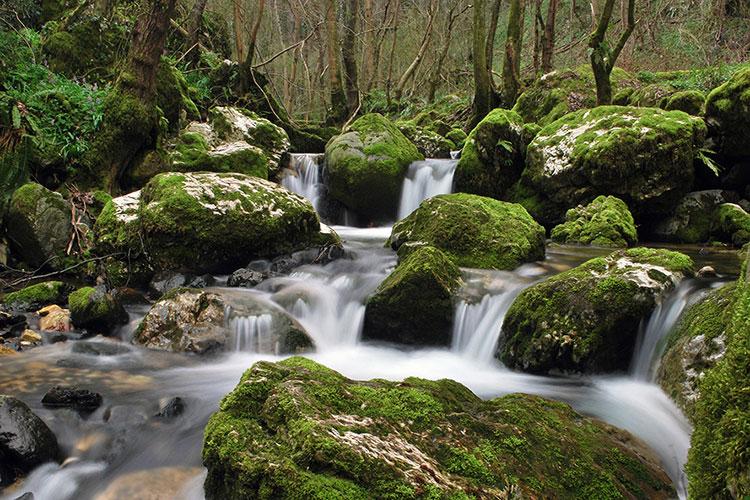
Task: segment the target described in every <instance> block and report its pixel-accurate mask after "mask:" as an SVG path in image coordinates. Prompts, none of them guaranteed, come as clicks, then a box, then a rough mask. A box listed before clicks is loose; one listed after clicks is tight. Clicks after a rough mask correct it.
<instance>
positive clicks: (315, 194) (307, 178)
mask: <svg viewBox="0 0 750 500" xmlns="http://www.w3.org/2000/svg"><path fill="white" fill-rule="evenodd" d="M290 157H291V158H290V160H289V167H290V170H291V172H289V173H288V174H287V175H285V176H284V177H283V178H282V179H281V185H282V186H284V187H285V188H287V189H288V190H289V191H292V192H294V193H297V194H300V195H302V196H304V197H305V198H307V199H308V200H309V201H310V203H312V206H313V207H315V210H318V211H319V210H320V202H321V196H322V193H323V176H322V175H321V172H322V170H323V158H324V157H325V155H322V154H298V153H295V154H291V155H290Z"/></svg>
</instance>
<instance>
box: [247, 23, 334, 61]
mask: <svg viewBox="0 0 750 500" xmlns="http://www.w3.org/2000/svg"><path fill="white" fill-rule="evenodd" d="M321 24H323V21H321V22H319V23H318V24H316V25H315V26H314V27H313V29H312V30H311V31H310V34H308V35H307V36H306V37H305V38H303V39H302V40H300V41H299V42H297V43H295V44H292V45H290V46H289V47H286V48H285V49H282V50H280V51H279V52H277V53H276V54H274V55H272V56H271V57H270V58H268V59H266V60H265V61H263V62H260V63H258V64H255V65H253V66H252V68H253V69H257V68H260V67H263V66H265V65H267V64H270V63H272V62H273V61H274V60H276V59H277V58H279V57H281V56H282V55H284V54H286V53H287V52H289V51H290V50H294V49H296V48H297V47H299V46H300V45H304V44H305V42H307V41H308V40H309V39H310V37H312V36H313V35H314V34H315V31H317V29H318V27H319V26H320V25H321Z"/></svg>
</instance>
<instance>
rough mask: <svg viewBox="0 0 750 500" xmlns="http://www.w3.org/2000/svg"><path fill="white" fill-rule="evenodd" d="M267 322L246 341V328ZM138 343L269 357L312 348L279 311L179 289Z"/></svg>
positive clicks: (150, 317)
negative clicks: (246, 324)
mask: <svg viewBox="0 0 750 500" xmlns="http://www.w3.org/2000/svg"><path fill="white" fill-rule="evenodd" d="M243 319H244V320H246V321H248V322H249V321H252V320H256V321H261V320H262V321H264V324H265V325H266V328H265V329H262V331H261V332H260V335H259V336H258V337H257V338H254V339H242V338H240V337H238V336H241V335H242V331H243V330H244V329H243V328H241V322H242V321H243ZM133 342H135V343H137V344H141V345H143V346H145V347H148V348H150V349H157V350H163V351H173V352H190V353H194V354H207V353H212V352H215V351H217V350H222V349H225V348H232V347H234V348H237V349H236V350H249V351H254V352H261V353H266V354H289V353H297V352H304V351H307V350H309V349H311V348H312V347H313V342H312V340H311V339H310V337H309V336H308V335H307V333H306V332H305V331H304V329H303V328H302V327H301V326H300V325H299V323H297V322H296V321H295V320H294V319H292V318H291V317H290V316H289V315H288V314H286V313H285V312H284V311H283V310H282V309H281V308H279V307H272V306H271V305H270V304H267V303H264V302H261V301H260V300H258V299H256V298H254V297H253V296H247V295H244V296H241V295H233V294H232V293H230V292H219V291H216V292H214V291H206V290H200V289H192V288H177V289H174V290H171V291H169V292H167V293H166V294H165V295H164V296H163V297H162V298H161V299H160V300H159V301H158V302H156V303H155V304H154V305H153V306H152V307H151V309H150V310H149V312H148V314H146V316H145V317H144V318H143V321H141V324H140V325H139V326H138V329H137V330H136V333H135V336H134V339H133Z"/></svg>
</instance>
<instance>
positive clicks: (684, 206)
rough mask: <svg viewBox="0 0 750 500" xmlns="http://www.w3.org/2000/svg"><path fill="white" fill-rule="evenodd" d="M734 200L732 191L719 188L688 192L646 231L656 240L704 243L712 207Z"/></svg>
mask: <svg viewBox="0 0 750 500" xmlns="http://www.w3.org/2000/svg"><path fill="white" fill-rule="evenodd" d="M738 199H739V197H738V196H737V194H736V193H732V192H731V191H723V190H720V189H710V190H705V191H694V192H692V193H688V194H687V195H685V197H683V198H682V199H681V200H680V201H679V202H678V203H677V206H676V207H675V209H674V213H673V214H672V215H670V216H668V217H666V218H663V219H661V220H659V221H658V222H657V223H656V224H654V225H653V227H652V229H651V231H650V232H651V234H652V235H653V236H654V237H655V238H656V239H657V240H658V241H668V242H674V243H706V242H708V241H710V239H711V237H712V233H713V228H714V216H713V214H714V212H715V210H716V208H717V207H719V206H720V205H721V204H723V203H727V202H734V201H737V200H738Z"/></svg>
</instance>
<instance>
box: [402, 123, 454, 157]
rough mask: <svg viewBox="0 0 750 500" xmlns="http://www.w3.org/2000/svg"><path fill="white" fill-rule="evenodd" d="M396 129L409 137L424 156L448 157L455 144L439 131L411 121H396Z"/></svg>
mask: <svg viewBox="0 0 750 500" xmlns="http://www.w3.org/2000/svg"><path fill="white" fill-rule="evenodd" d="M396 125H397V126H398V129H399V130H400V131H401V133H403V134H404V135H405V136H406V138H407V139H409V140H410V141H411V142H412V143H413V144H414V145H415V146H416V147H417V150H418V151H419V152H420V153H421V154H422V155H423V156H424V157H425V158H450V157H451V151H453V150H455V149H456V145H455V144H454V143H453V141H451V140H450V139H447V138H445V137H443V136H442V135H440V134H439V133H437V132H435V131H433V130H430V129H428V128H423V127H419V126H417V125H414V123H413V122H411V121H408V122H397V123H396Z"/></svg>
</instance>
